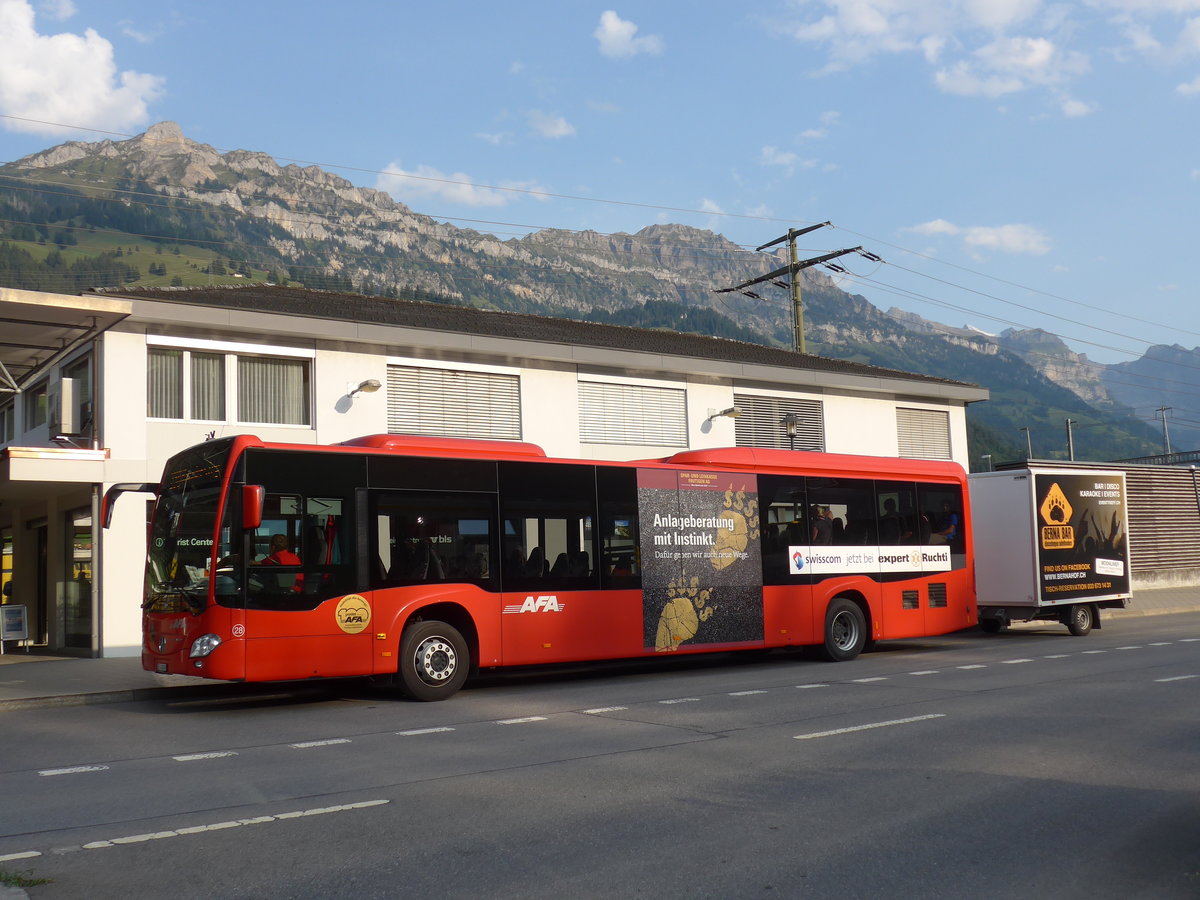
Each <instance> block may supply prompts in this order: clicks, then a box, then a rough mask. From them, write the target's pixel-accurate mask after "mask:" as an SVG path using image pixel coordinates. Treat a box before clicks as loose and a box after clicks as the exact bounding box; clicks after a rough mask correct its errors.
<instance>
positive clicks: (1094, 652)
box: [1083, 650, 1108, 655]
mask: <svg viewBox="0 0 1200 900" xmlns="http://www.w3.org/2000/svg"><path fill="white" fill-rule="evenodd" d="M1083 652H1084V653H1088V654H1092V655H1094V654H1096V653H1107V652H1108V651H1107V650H1084V651H1083Z"/></svg>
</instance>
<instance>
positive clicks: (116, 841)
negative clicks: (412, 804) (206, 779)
mask: <svg viewBox="0 0 1200 900" xmlns="http://www.w3.org/2000/svg"><path fill="white" fill-rule="evenodd" d="M390 802H391V801H390V800H364V801H363V802H362V803H344V804H342V805H341V806H325V807H321V808H319V809H302V810H297V811H295V812H285V813H276V814H275V815H273V816H256V817H255V818H253V819H237V820H235V821H232V822H217V823H215V824H213V825H195V826H192V827H190V828H177V829H175V830H174V831H154V832H151V833H149V834H131V835H128V836H127V837H119V838H113V839H112V840H108V841H92V842H91V843H90V844H84V845H83V849H84V850H100V849H102V848H104V847H115V846H118V845H120V844H140V843H143V842H145V841H161V840H163V839H165V838H173V837H183V836H185V835H189V834H204V833H205V832H208V831H223V830H225V829H226V828H238V827H240V826H242V825H263V824H266V823H267V822H278V821H282V820H284V819H299V818H303V817H305V816H324V815H328V814H329V813H335V812H347V811H349V810H352V809H367V808H368V807H372V806H382V805H383V804H385V803H390Z"/></svg>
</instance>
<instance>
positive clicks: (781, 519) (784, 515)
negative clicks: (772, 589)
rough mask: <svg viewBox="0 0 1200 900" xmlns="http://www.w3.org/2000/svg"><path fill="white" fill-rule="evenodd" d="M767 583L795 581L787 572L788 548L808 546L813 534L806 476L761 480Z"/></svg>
mask: <svg viewBox="0 0 1200 900" xmlns="http://www.w3.org/2000/svg"><path fill="white" fill-rule="evenodd" d="M758 502H759V509H760V511H761V513H760V517H761V522H762V562H763V581H764V583H765V584H787V583H789V582H792V581H795V580H796V578H795V576H792V575H789V572H788V556H789V554H788V548H789V547H802V546H807V545H808V543H809V541H810V539H811V533H812V525H811V521H810V519H809V516H808V500H807V495H806V494H805V490H804V478H803V477H801V476H799V475H763V476H760V477H759V479H758Z"/></svg>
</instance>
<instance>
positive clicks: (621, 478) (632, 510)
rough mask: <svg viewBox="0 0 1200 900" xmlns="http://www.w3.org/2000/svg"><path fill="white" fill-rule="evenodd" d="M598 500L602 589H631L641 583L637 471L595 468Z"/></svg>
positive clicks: (603, 467) (604, 467)
mask: <svg viewBox="0 0 1200 900" xmlns="http://www.w3.org/2000/svg"><path fill="white" fill-rule="evenodd" d="M596 495H597V497H599V500H600V579H601V584H602V585H603V586H604V588H605V589H622V588H624V589H632V588H638V587H640V586H641V583H642V577H641V576H642V566H641V549H640V544H639V540H640V538H639V530H638V508H637V471H636V470H635V469H618V468H610V467H607V466H601V467H600V468H598V469H596Z"/></svg>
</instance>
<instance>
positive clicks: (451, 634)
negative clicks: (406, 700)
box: [399, 621, 471, 700]
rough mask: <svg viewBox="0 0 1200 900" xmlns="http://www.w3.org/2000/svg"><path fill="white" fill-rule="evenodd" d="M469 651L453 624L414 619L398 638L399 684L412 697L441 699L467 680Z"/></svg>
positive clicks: (469, 664)
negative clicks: (415, 620) (416, 620)
mask: <svg viewBox="0 0 1200 900" xmlns="http://www.w3.org/2000/svg"><path fill="white" fill-rule="evenodd" d="M470 668H471V654H470V650H469V649H468V648H467V642H466V641H465V640H463V636H462V635H461V634H460V633H459V631H458V629H457V628H455V627H454V626H453V625H448V624H446V623H445V622H438V621H428V622H414V623H413V624H412V625H409V626H408V627H407V628H406V629H404V635H403V637H401V639H400V672H399V674H400V685H401V687H402V688H403V690H404V692H405V693H406V694H408V696H410V697H412V698H413V699H414V700H445V699H446V698H447V697H450V696H451V695H453V694H454V693H455V692H456V691H458V689H459V688H460V687H462V686H463V683H464V682H465V681H466V680H467V674H468V672H469V670H470Z"/></svg>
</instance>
